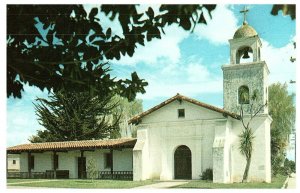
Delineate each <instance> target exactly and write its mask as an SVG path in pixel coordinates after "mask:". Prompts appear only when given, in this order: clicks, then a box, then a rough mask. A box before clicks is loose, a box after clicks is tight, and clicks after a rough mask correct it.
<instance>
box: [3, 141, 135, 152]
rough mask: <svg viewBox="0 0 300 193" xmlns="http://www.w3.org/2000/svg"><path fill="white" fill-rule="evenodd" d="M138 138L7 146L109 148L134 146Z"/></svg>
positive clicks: (28, 148)
mask: <svg viewBox="0 0 300 193" xmlns="http://www.w3.org/2000/svg"><path fill="white" fill-rule="evenodd" d="M135 143H136V139H134V138H127V139H108V140H85V141H64V142H45V143H29V144H22V145H17V146H12V147H8V148H7V152H8V153H19V152H24V151H54V150H58V151H59V150H85V149H108V148H133V147H134V145H135Z"/></svg>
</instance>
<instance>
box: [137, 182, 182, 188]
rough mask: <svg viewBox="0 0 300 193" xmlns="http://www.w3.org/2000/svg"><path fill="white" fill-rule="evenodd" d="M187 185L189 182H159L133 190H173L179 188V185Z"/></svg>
mask: <svg viewBox="0 0 300 193" xmlns="http://www.w3.org/2000/svg"><path fill="white" fill-rule="evenodd" d="M186 183H188V181H169V182H157V183H155V184H150V185H145V186H138V187H135V188H133V189H147V188H149V189H152V188H172V187H175V186H179V185H182V184H186Z"/></svg>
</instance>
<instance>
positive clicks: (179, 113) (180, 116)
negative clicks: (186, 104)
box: [178, 109, 185, 118]
mask: <svg viewBox="0 0 300 193" xmlns="http://www.w3.org/2000/svg"><path fill="white" fill-rule="evenodd" d="M184 117H185V112H184V109H178V118H184Z"/></svg>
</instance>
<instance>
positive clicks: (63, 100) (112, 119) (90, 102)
mask: <svg viewBox="0 0 300 193" xmlns="http://www.w3.org/2000/svg"><path fill="white" fill-rule="evenodd" d="M37 101H38V103H36V104H34V105H35V109H36V114H37V116H38V118H39V119H38V120H39V123H40V124H41V125H42V126H44V128H45V130H39V131H38V132H37V135H36V136H32V137H31V138H30V139H29V141H31V142H45V141H77V140H90V139H93V138H94V139H103V138H108V137H110V135H111V134H112V133H113V132H115V131H116V130H118V123H119V117H120V115H119V114H120V113H118V114H117V113H116V112H113V109H114V108H115V107H116V106H117V103H114V102H111V97H109V96H102V97H101V98H100V96H97V97H91V96H90V95H89V94H88V93H68V92H62V91H60V92H57V93H52V94H51V95H50V96H49V100H47V99H41V98H38V99H37Z"/></svg>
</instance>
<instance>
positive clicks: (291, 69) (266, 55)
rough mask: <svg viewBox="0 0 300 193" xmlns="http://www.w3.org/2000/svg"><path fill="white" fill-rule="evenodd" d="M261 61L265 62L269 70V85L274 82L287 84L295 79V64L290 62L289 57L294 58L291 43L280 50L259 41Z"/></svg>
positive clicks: (263, 41)
mask: <svg viewBox="0 0 300 193" xmlns="http://www.w3.org/2000/svg"><path fill="white" fill-rule="evenodd" d="M261 41H262V45H263V46H262V49H261V59H262V60H265V61H266V63H267V65H268V67H269V70H270V76H269V84H272V83H274V82H281V83H284V82H289V81H290V80H295V78H296V62H294V63H292V62H291V61H290V58H291V56H292V57H296V50H295V49H294V47H293V44H292V42H291V43H288V44H287V45H285V46H283V47H281V48H275V47H273V46H272V45H271V44H270V43H269V42H267V41H265V40H263V39H261Z"/></svg>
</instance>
